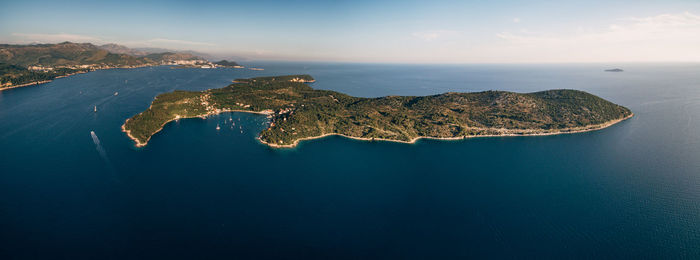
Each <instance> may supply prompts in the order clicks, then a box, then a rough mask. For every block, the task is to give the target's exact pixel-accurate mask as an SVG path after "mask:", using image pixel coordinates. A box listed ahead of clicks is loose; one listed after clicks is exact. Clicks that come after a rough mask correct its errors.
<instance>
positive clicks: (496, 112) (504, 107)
mask: <svg viewBox="0 0 700 260" xmlns="http://www.w3.org/2000/svg"><path fill="white" fill-rule="evenodd" d="M311 81H313V78H312V77H311V76H309V75H297V76H282V77H262V78H252V79H237V80H236V81H235V82H236V83H234V84H231V85H229V86H227V87H224V88H220V89H212V90H206V91H202V92H191V91H175V92H172V93H165V94H161V95H159V96H157V97H156V99H155V100H154V101H153V103H152V105H151V107H150V108H149V109H148V110H146V111H144V112H142V113H140V114H138V115H136V116H134V117H132V118H130V119H129V120H127V122H125V124H124V130H125V131H127V133H128V134H129V136H130V137H132V138H133V139H135V140H136V141H137V143H138V145H145V144H146V142H147V141H148V140H149V139H150V137H151V136H152V135H153V134H155V133H156V132H158V131H160V129H161V128H162V126H163V125H164V124H166V123H167V122H169V121H171V120H174V119H177V118H185V117H197V116H207V115H210V114H215V113H220V112H225V111H233V110H241V111H268V112H270V113H271V114H270V118H271V121H272V123H271V125H270V127H269V128H268V129H266V130H264V131H263V132H262V133H261V134H260V140H261V141H263V142H265V143H268V144H271V145H277V146H290V145H294V144H295V143H296V142H297V141H298V140H299V139H303V138H308V137H315V136H321V135H324V134H342V135H346V136H350V137H357V138H366V139H375V138H377V139H388V140H396V141H411V140H414V139H415V138H418V137H436V138H461V137H467V136H478V135H518V134H548V133H560V132H567V131H581V130H587V129H596V128H600V127H602V126H603V124H607V123H610V122H614V121H615V120H621V119H623V118H626V117H628V116H630V115H631V114H632V113H631V112H630V110H629V109H627V108H625V107H622V106H619V105H616V104H613V103H611V102H608V101H606V100H604V99H601V98H599V97H597V96H594V95H591V94H588V93H586V92H582V91H576V90H548V91H542V92H535V93H528V94H520V93H513V92H505V91H485V92H478V93H444V94H439V95H433V96H424V97H415V96H388V97H380V98H361V97H352V96H349V95H346V94H342V93H339V92H335V91H329V90H316V89H313V88H311V87H310V86H309V85H307V84H304V83H303V82H311Z"/></svg>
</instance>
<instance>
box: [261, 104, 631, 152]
mask: <svg viewBox="0 0 700 260" xmlns="http://www.w3.org/2000/svg"><path fill="white" fill-rule="evenodd" d="M632 117H634V113H631V114H630V115H628V116H626V117H623V118H620V119H615V120H611V121H608V122H605V123H602V124H597V125H589V126H584V127H572V128H564V129H557V130H556V131H552V132H539V133H504V134H497V135H465V136H458V137H432V136H419V137H415V138H413V139H411V140H410V141H402V140H394V139H386V138H364V137H356V136H349V135H344V134H339V133H326V134H322V135H319V136H311V137H304V138H300V139H297V140H295V141H294V143H292V144H286V145H279V144H274V143H268V142H265V141H263V140H260V138H257V139H258V141H260V143H262V144H265V145H267V146H270V147H272V148H294V147H296V146H297V145H299V142H301V141H306V140H314V139H320V138H324V137H328V136H333V135H335V136H342V137H345V138H349V139H354V140H360V141H383V142H395V143H404V144H414V143H416V142H417V141H418V140H420V139H432V140H462V139H467V138H479V137H513V136H548V135H561V134H576V133H584V132H591V131H597V130H601V129H605V128H608V127H610V126H613V125H615V124H617V123H620V122H622V121H625V120H627V119H630V118H632ZM483 129H484V130H487V129H488V130H499V131H503V130H510V129H498V128H483ZM510 131H512V130H510ZM519 131H532V132H535V131H541V130H540V129H519Z"/></svg>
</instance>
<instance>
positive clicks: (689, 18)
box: [496, 12, 700, 61]
mask: <svg viewBox="0 0 700 260" xmlns="http://www.w3.org/2000/svg"><path fill="white" fill-rule="evenodd" d="M618 21H619V22H618V23H615V24H610V25H609V26H607V27H604V28H599V29H589V30H581V29H578V30H572V32H571V33H567V34H546V33H544V34H543V33H538V34H532V33H511V32H502V33H498V34H496V36H497V37H498V38H500V39H502V40H504V41H505V46H506V47H507V49H508V50H510V51H512V52H513V54H514V55H517V56H521V57H525V56H528V55H529V56H537V57H545V58H546V57H549V58H551V59H557V60H559V59H566V61H568V60H576V61H601V60H603V61H604V60H620V61H643V60H659V61H671V60H698V59H700V47H698V46H700V16H697V15H694V14H691V13H689V12H685V13H681V14H661V15H657V16H651V17H642V18H636V17H632V18H623V19H618Z"/></svg>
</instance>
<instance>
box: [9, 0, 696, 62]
mask: <svg viewBox="0 0 700 260" xmlns="http://www.w3.org/2000/svg"><path fill="white" fill-rule="evenodd" d="M61 41H74V42H92V43H98V44H102V43H119V44H124V45H127V46H129V47H163V48H171V49H182V50H184V49H188V50H196V51H201V52H206V53H211V54H217V55H237V56H243V57H247V58H250V59H258V60H260V59H274V60H309V61H356V62H409V63H522V62H528V63H539V62H610V61H612V62H624V61H694V62H698V61H700V0H665V1H645V0H623V1H614V0H607V1H595V0H589V1H561V0H559V1H549V0H548V1H515V0H511V1H443V0H431V1H364V0H356V1H312V0H308V1H259V0H249V1H206V0H200V1H145V0H141V1H131V0H120V1H111V0H107V1H70V0H66V1H32V0H22V1H14V2H10V1H7V0H1V1H0V42H5V43H30V42H46V43H51V42H61Z"/></svg>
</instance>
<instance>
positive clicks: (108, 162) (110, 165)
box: [90, 131, 117, 181]
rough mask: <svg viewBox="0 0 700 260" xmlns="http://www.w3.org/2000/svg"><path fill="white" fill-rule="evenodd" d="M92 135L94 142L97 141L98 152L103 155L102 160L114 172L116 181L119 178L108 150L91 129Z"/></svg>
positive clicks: (113, 175) (113, 177)
mask: <svg viewBox="0 0 700 260" xmlns="http://www.w3.org/2000/svg"><path fill="white" fill-rule="evenodd" d="M90 137H92V142H94V143H95V149H97V153H99V154H100V157H102V160H103V161H104V162H105V164H106V165H107V169H108V170H109V171H110V173H111V174H112V179H114V180H115V181H116V180H117V178H116V175H115V173H116V171H115V169H114V167H113V166H112V162H110V161H109V158H108V157H107V152H106V151H105V149H104V148H103V147H102V144H101V143H100V139H99V138H97V135H96V134H95V131H90Z"/></svg>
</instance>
